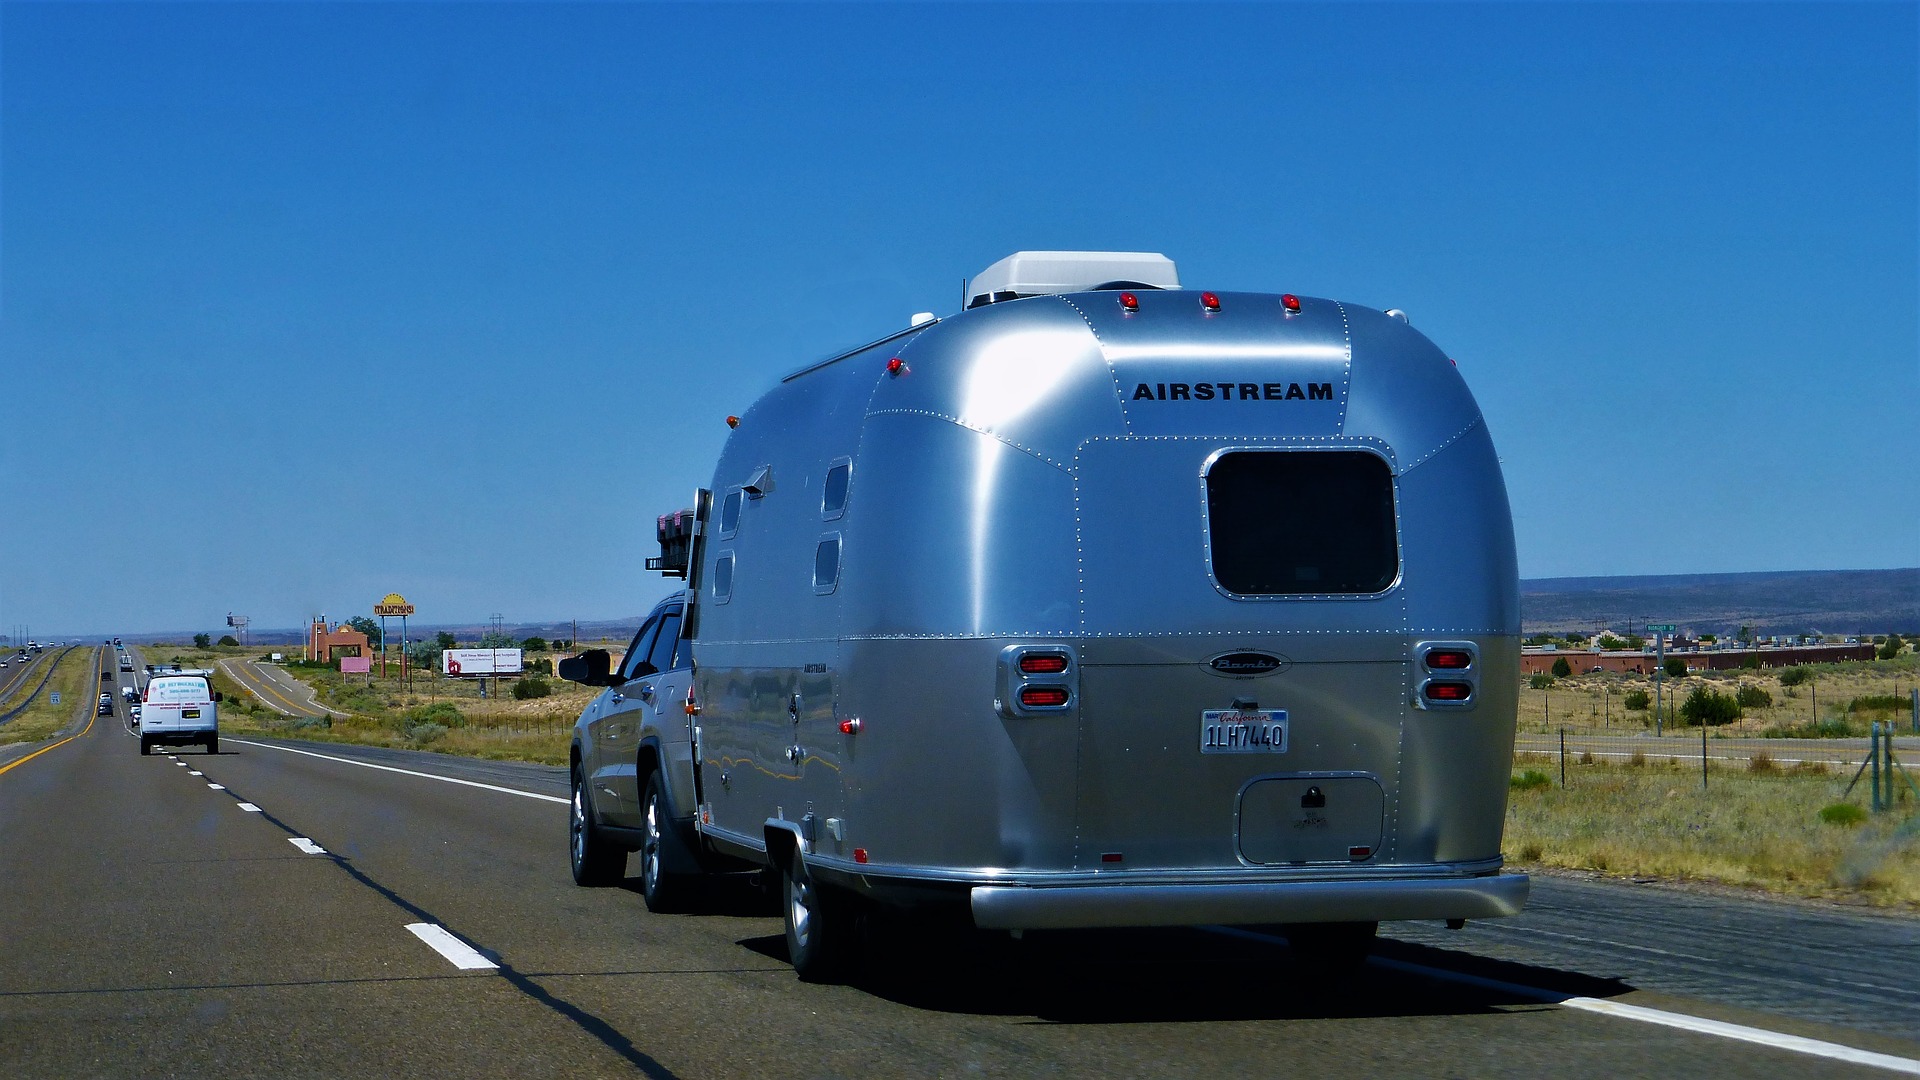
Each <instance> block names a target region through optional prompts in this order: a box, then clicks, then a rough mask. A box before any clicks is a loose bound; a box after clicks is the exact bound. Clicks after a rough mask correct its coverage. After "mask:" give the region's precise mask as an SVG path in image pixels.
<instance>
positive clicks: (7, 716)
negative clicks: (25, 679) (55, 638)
mask: <svg viewBox="0 0 1920 1080" xmlns="http://www.w3.org/2000/svg"><path fill="white" fill-rule="evenodd" d="M81 648H88V649H90V648H94V646H91V645H69V646H67V647H66V648H64V649H61V650H60V655H58V656H56V657H54V658H53V662H52V663H50V664H48V665H47V673H46V674H45V675H42V676H40V685H39V686H36V687H34V688H33V691H32V692H31V693H29V694H28V695H27V700H25V701H23V702H21V703H20V704H18V705H15V706H14V707H13V708H11V709H8V710H7V711H6V712H3V713H0V724H5V723H7V722H8V721H10V720H12V719H13V718H14V717H16V716H19V715H20V714H21V713H23V712H26V711H27V709H28V708H29V707H31V706H32V705H33V700H34V699H35V698H37V697H39V696H40V691H42V690H45V689H46V688H47V680H49V679H51V678H53V673H54V672H56V671H58V670H60V662H61V661H62V660H65V659H66V658H67V654H68V653H70V652H72V651H73V650H75V649H81Z"/></svg>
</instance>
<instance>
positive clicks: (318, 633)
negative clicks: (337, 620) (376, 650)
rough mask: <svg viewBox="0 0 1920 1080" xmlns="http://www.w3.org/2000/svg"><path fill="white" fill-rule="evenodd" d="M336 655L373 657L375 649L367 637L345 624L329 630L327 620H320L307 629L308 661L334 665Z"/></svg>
mask: <svg viewBox="0 0 1920 1080" xmlns="http://www.w3.org/2000/svg"><path fill="white" fill-rule="evenodd" d="M334 653H344V654H346V655H348V656H372V655H373V649H372V647H371V646H369V645H368V643H367V635H365V634H363V633H361V632H360V631H358V630H350V629H348V628H347V625H346V624H345V623H341V624H340V625H339V626H336V627H335V628H334V629H332V630H331V631H329V630H328V629H327V624H326V620H324V619H322V620H318V621H316V622H314V623H313V624H312V625H311V626H309V627H307V659H309V660H320V661H323V662H325V663H329V664H331V663H333V654H334Z"/></svg>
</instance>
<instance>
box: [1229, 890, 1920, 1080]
mask: <svg viewBox="0 0 1920 1080" xmlns="http://www.w3.org/2000/svg"><path fill="white" fill-rule="evenodd" d="M1208 929H1210V930H1213V931H1214V932H1216V933H1221V934H1225V935H1227V936H1228V937H1245V938H1254V939H1257V940H1260V941H1281V942H1284V941H1285V940H1286V939H1285V938H1282V937H1276V936H1274V935H1272V934H1260V933H1255V932H1253V931H1251V930H1239V929H1236V928H1234V927H1230V926H1214V927H1208ZM1367 963H1369V964H1372V965H1374V966H1376V967H1383V968H1386V969H1388V970H1389V971H1404V972H1406V973H1407V974H1409V975H1424V976H1426V977H1427V978H1431V979H1440V980H1444V981H1446V982H1453V983H1461V984H1464V985H1467V986H1477V987H1479V988H1481V989H1483V990H1493V991H1497V992H1499V993H1503V994H1510V995H1512V996H1514V997H1522V998H1530V999H1532V1000H1534V1001H1538V1002H1540V1003H1542V1004H1546V1005H1559V1006H1561V1007H1562V1008H1567V1009H1579V1010H1580V1011H1582V1012H1591V1013H1599V1014H1601V1015H1603V1016H1612V1017H1617V1018H1619V1019H1621V1020H1638V1021H1640V1022H1641V1023H1643V1024H1659V1025H1661V1026H1663V1027H1670V1028H1679V1029H1680V1030H1682V1031H1691V1032H1693V1033H1695V1034H1697V1035H1717V1036H1719V1037H1720V1038H1723V1039H1735V1040H1738V1041H1740V1042H1749V1043H1755V1044H1757V1045H1760V1046H1768V1047H1772V1048H1773V1049H1775V1050H1790V1051H1793V1052H1794V1053H1797V1054H1808V1055H1811V1056H1813V1057H1823V1058H1828V1059H1830V1060H1833V1061H1844V1062H1847V1063H1848V1064H1852V1065H1869V1066H1873V1067H1875V1068H1881V1069H1886V1070H1889V1071H1891V1072H1897V1073H1905V1074H1906V1075H1908V1076H1920V1060H1915V1059H1913V1058H1903V1057H1896V1056H1894V1055H1892V1054H1878V1053H1874V1052H1873V1051H1871V1050H1861V1049H1859V1048H1857V1047H1852V1046H1846V1045H1843V1044H1841V1043H1833V1042H1825V1041H1823V1040H1820V1039H1808V1038H1804V1037H1802V1036H1799V1035H1783V1034H1781V1033H1780V1032H1777V1031H1768V1030H1766V1029H1765V1028H1756V1027H1748V1026H1746V1025H1745V1024H1729V1023H1727V1022H1726V1021H1724V1020H1704V1019H1701V1018H1700V1017H1698V1016H1688V1015H1687V1014H1685V1013H1675V1012H1667V1011H1665V1010H1663V1009H1649V1008H1647V1007H1646V1006H1644V1005H1628V1004H1625V1003H1623V1002H1618V1001H1605V1000H1602V999H1600V998H1590V997H1567V996H1565V995H1562V994H1556V993H1553V992H1552V991H1549V990H1542V989H1540V988H1538V987H1534V986H1523V985H1521V984H1519V983H1510V982H1504V981H1502V980H1499V979H1486V978H1481V977H1480V976H1478V975H1467V974H1464V973H1461V972H1457V971H1448V970H1446V969H1445V968H1436V967H1428V966H1427V965H1425V964H1411V963H1408V962H1407V961H1405V960H1393V959H1389V958H1388V957H1384V956H1376V957H1373V958H1371V959H1369V960H1368V961H1367Z"/></svg>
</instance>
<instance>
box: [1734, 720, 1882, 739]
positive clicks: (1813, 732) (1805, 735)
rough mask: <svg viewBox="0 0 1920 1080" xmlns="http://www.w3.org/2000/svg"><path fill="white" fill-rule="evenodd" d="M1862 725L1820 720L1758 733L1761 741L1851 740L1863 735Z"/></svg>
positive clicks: (1773, 728) (1864, 731)
mask: <svg viewBox="0 0 1920 1080" xmlns="http://www.w3.org/2000/svg"><path fill="white" fill-rule="evenodd" d="M1866 733H1867V732H1866V726H1865V725H1864V724H1862V725H1860V726H1858V727H1856V726H1854V725H1853V724H1851V723H1849V722H1847V721H1845V720H1822V721H1820V722H1819V723H1817V724H1792V725H1789V726H1786V727H1770V728H1768V729H1767V730H1765V731H1763V732H1761V733H1760V737H1761V738H1763V739H1851V738H1854V737H1856V736H1859V735H1865V734H1866Z"/></svg>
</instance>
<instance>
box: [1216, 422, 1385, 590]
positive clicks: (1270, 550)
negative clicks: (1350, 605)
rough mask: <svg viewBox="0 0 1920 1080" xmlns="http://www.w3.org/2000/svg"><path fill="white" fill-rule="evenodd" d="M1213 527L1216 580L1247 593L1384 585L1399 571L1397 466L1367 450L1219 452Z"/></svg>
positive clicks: (1355, 588) (1359, 588)
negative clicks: (1394, 469)
mask: <svg viewBox="0 0 1920 1080" xmlns="http://www.w3.org/2000/svg"><path fill="white" fill-rule="evenodd" d="M1207 534H1208V543H1209V545H1210V548H1211V558H1212V562H1213V577H1214V580H1215V581H1217V582H1218V583H1219V584H1220V587H1221V588H1223V589H1225V590H1226V591H1228V592H1230V593H1234V594H1237V595H1240V596H1288V595H1292V596H1300V595H1329V594H1368V593H1377V592H1381V591H1383V590H1385V589H1386V588H1387V587H1388V586H1390V585H1392V584H1393V582H1394V579H1395V578H1396V577H1398V576H1399V574H1400V545H1399V540H1398V537H1397V535H1396V530H1395V527H1394V513H1393V472H1392V470H1390V469H1389V468H1388V467H1387V463H1386V462H1385V461H1384V460H1382V459H1381V458H1380V457H1379V456H1377V455H1374V454H1369V453H1366V452H1365V451H1359V450H1313V451H1268V450H1247V451H1236V452H1234V453H1229V454H1223V455H1221V456H1220V457H1219V458H1217V459H1216V460H1215V461H1214V462H1213V465H1212V467H1211V468H1209V469H1208V470H1207Z"/></svg>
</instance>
